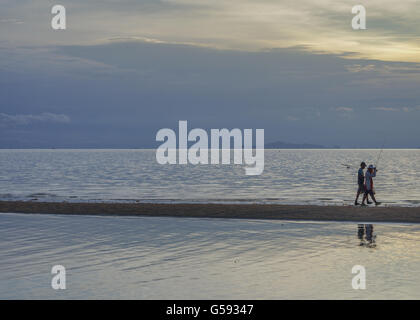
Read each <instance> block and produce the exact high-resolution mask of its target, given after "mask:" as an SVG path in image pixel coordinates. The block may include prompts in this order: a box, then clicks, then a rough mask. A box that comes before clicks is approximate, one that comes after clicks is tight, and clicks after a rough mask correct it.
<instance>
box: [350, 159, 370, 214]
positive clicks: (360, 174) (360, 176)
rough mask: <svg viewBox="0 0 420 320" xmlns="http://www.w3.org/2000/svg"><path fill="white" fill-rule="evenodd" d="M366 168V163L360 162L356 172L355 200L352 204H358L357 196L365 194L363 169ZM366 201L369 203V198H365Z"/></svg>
mask: <svg viewBox="0 0 420 320" xmlns="http://www.w3.org/2000/svg"><path fill="white" fill-rule="evenodd" d="M365 168H366V163H364V162H362V163H361V164H360V168H359V171H358V172H357V184H358V186H359V187H358V188H357V194H356V200H354V205H355V206H358V205H359V203H358V202H357V201H358V200H359V196H360V195H361V194H362V195H363V196H364V195H365V191H366V188H365V173H364V172H363V170H364V169H365ZM367 203H368V204H371V202H370V201H369V198H367Z"/></svg>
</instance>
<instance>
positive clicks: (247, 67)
mask: <svg viewBox="0 0 420 320" xmlns="http://www.w3.org/2000/svg"><path fill="white" fill-rule="evenodd" d="M55 4H60V5H63V6H64V7H65V8H66V13H67V29H66V30H53V29H52V28H51V19H52V17H53V15H52V14H51V8H52V6H53V5H55ZM356 4H363V3H356V2H352V1H343V0H338V1H337V0H318V1H310V0H296V1H290V0H289V1H278V0H277V1H274V0H259V1H250V0H241V1H239V0H213V1H204V0H165V1H163V0H144V1H135V0H119V1H116V0H101V1H99V0H90V1H82V0H72V1H69V0H63V1H60V2H57V3H56V2H55V1H53V0H37V1H29V0H21V1H15V0H13V1H12V0H0V8H1V9H0V148H51V147H56V148H60V147H64V148H79V147H80V148H141V147H145V148H149V147H150V148H153V147H156V146H157V145H158V144H159V143H157V142H156V141H155V136H156V133H157V131H158V130H159V129H161V128H172V129H177V126H178V121H179V120H187V121H188V125H189V127H190V129H192V128H203V129H206V130H209V129H212V128H215V129H217V128H229V129H232V128H241V129H245V128H252V129H264V130H265V141H266V143H269V142H274V141H285V142H290V143H313V144H321V145H325V146H334V145H339V146H341V147H344V148H345V147H348V148H353V147H362V148H365V147H373V148H375V147H376V148H380V147H381V146H382V145H385V147H398V148H418V147H420V138H419V137H420V126H419V125H418V123H419V120H420V90H419V88H420V23H418V21H419V18H420V7H419V5H418V1H414V0H401V1H399V2H394V1H389V0H370V1H369V2H366V4H363V5H365V7H366V12H367V29H366V30H353V29H352V28H351V20H352V18H353V17H354V14H352V12H351V9H352V7H353V6H354V5H356Z"/></svg>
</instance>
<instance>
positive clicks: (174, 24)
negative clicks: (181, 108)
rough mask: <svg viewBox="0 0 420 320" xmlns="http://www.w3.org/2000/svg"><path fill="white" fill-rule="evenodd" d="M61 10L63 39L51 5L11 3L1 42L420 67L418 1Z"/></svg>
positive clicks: (187, 3)
mask: <svg viewBox="0 0 420 320" xmlns="http://www.w3.org/2000/svg"><path fill="white" fill-rule="evenodd" d="M62 4H63V5H64V6H66V8H67V15H68V30H66V31H65V32H59V33H54V32H52V31H51V30H50V27H49V21H48V19H50V17H51V14H49V9H50V5H51V4H50V2H49V1H36V2H27V3H24V4H16V3H15V4H12V2H10V4H9V5H7V4H6V6H5V10H4V12H3V13H2V14H1V15H0V21H2V22H0V26H2V27H3V28H1V29H0V38H1V39H3V41H4V40H6V41H8V42H9V43H16V44H35V43H36V44H45V45H54V44H59V45H63V44H93V43H101V42H106V41H112V40H114V41H115V39H118V38H120V39H124V40H130V39H131V40H137V41H142V39H153V40H149V41H159V42H169V43H185V44H190V45H199V46H209V47H214V48H218V49H233V50H246V51H259V50H267V49H273V48H287V47H301V48H302V49H303V50H305V51H313V52H322V53H333V54H345V55H346V56H347V57H354V58H362V59H377V60H384V61H403V62H420V24H419V18H420V7H419V2H418V1H415V0H401V1H398V2H396V1H391V0H370V1H368V2H366V3H365V4H364V3H359V2H354V1H347V0H346V1H342V0H341V1H340V0H338V1H337V0H317V1H312V0H297V1H274V0H262V1H250V0H213V1H208V0H164V1H158V0H144V1H111V0H108V1H100V2H98V1H95V0H94V1H89V2H84V1H83V2H81V1H80V2H79V1H71V2H70V1H62ZM357 4H362V5H364V6H365V7H366V11H367V30H353V29H352V28H351V20H352V18H353V16H354V15H353V14H352V13H351V9H352V7H353V6H354V5H357ZM13 21H19V24H18V23H13ZM6 26H7V27H6ZM111 39H112V40H111Z"/></svg>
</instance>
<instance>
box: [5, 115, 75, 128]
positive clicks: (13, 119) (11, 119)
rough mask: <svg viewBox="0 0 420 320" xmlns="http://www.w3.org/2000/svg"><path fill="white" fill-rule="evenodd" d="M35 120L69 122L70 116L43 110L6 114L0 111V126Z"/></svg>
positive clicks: (33, 121) (25, 123)
mask: <svg viewBox="0 0 420 320" xmlns="http://www.w3.org/2000/svg"><path fill="white" fill-rule="evenodd" d="M36 122H49V123H69V122H70V117H69V116H67V115H65V114H56V113H49V112H44V113H40V114H35V115H34V114H15V115H12V114H6V113H0V125H1V126H16V125H28V124H31V123H36Z"/></svg>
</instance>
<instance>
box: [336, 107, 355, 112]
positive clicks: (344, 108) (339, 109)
mask: <svg viewBox="0 0 420 320" xmlns="http://www.w3.org/2000/svg"><path fill="white" fill-rule="evenodd" d="M335 111H338V112H354V110H353V108H349V107H338V108H335Z"/></svg>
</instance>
